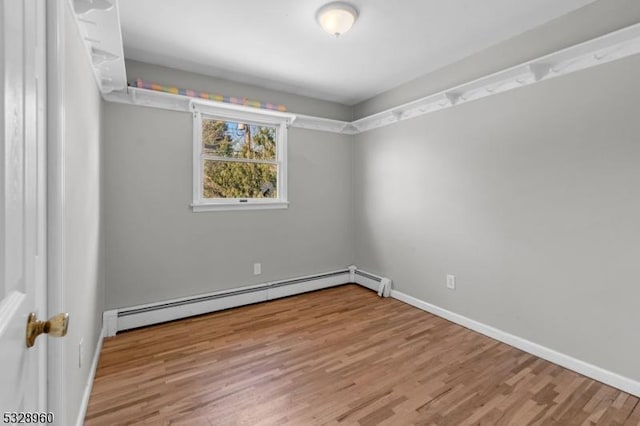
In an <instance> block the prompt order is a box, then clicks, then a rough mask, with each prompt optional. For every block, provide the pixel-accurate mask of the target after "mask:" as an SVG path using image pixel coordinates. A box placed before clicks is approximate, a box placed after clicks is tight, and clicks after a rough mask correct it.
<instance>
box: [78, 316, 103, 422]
mask: <svg viewBox="0 0 640 426" xmlns="http://www.w3.org/2000/svg"><path fill="white" fill-rule="evenodd" d="M105 336H106V326H104V325H103V327H102V330H101V331H100V335H99V336H98V343H97V344H96V351H95V353H94V354H93V361H91V367H90V369H89V377H87V383H86V385H85V386H84V393H83V394H82V401H81V402H80V411H79V412H78V418H77V420H76V426H82V425H84V418H85V416H86V415H87V407H88V406H89V398H90V397H91V390H92V389H93V381H94V379H95V377H96V370H97V369H98V361H99V360H100V352H101V351H102V342H103V341H104V337H105Z"/></svg>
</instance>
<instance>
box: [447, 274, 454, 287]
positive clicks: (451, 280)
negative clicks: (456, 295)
mask: <svg viewBox="0 0 640 426" xmlns="http://www.w3.org/2000/svg"><path fill="white" fill-rule="evenodd" d="M447 288H448V289H449V290H455V289H456V276H455V275H447Z"/></svg>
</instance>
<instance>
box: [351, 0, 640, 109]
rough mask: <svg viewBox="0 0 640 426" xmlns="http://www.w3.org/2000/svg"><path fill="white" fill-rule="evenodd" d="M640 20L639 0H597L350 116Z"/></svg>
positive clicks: (373, 101) (383, 96)
mask: <svg viewBox="0 0 640 426" xmlns="http://www.w3.org/2000/svg"><path fill="white" fill-rule="evenodd" d="M638 22H640V1H638V0H598V1H596V2H594V3H591V4H589V5H587V6H584V7H582V8H580V9H578V10H576V11H574V12H572V13H568V14H566V15H564V16H561V17H559V18H557V19H555V20H553V21H551V22H548V23H547V24H545V25H542V26H540V27H538V28H535V29H533V30H531V31H528V32H526V33H523V34H521V35H519V36H516V37H513V38H512V39H510V40H507V41H505V42H503V43H500V44H498V45H496V46H494V47H491V48H489V49H486V50H485V51H483V52H480V53H477V54H475V55H472V56H470V57H468V58H466V59H463V60H461V61H459V62H457V63H455V64H451V65H449V66H446V67H444V68H441V69H439V70H437V71H434V72H432V73H429V74H426V75H424V76H422V77H419V78H417V79H415V80H413V81H410V82H407V83H405V84H403V85H401V86H399V87H396V88H394V89H391V90H388V91H387V92H384V93H382V94H380V95H378V96H375V97H373V98H372V99H369V100H366V101H364V102H361V103H360V104H358V105H355V106H354V108H353V117H354V118H362V117H365V116H367V115H371V114H374V113H376V112H380V111H383V110H385V109H388V108H392V107H396V106H398V105H400V104H403V103H405V102H409V101H412V100H415V99H417V98H420V97H422V96H426V95H428V94H431V93H437V92H439V91H442V90H446V89H450V88H452V87H454V86H457V85H459V84H462V83H466V82H468V81H472V80H475V79H477V78H480V77H483V76H485V75H489V74H492V73H494V72H496V71H500V70H503V69H505V68H509V67H512V66H515V65H518V64H521V63H523V62H526V61H529V60H531V59H535V58H538V57H540V56H544V55H547V54H549V53H553V52H556V51H558V50H561V49H564V48H566V47H569V46H573V45H575V44H578V43H582V42H584V41H586V40H590V39H593V38H596V37H599V36H602V35H604V34H608V33H610V32H612V31H616V30H618V29H621V28H624V27H627V26H629V25H633V24H636V23H638Z"/></svg>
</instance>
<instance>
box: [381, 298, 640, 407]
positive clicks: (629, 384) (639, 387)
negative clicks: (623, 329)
mask: <svg viewBox="0 0 640 426" xmlns="http://www.w3.org/2000/svg"><path fill="white" fill-rule="evenodd" d="M391 297H393V298H394V299H398V300H400V301H402V302H404V303H407V304H409V305H411V306H415V307H416V308H418V309H422V310H423V311H427V312H429V313H432V314H434V315H437V316H439V317H442V318H444V319H446V320H449V321H451V322H454V323H456V324H459V325H461V326H463V327H466V328H468V329H471V330H473V331H477V332H478V333H480V334H484V335H485V336H488V337H491V338H493V339H496V340H499V341H501V342H503V343H506V344H507V345H510V346H513V347H515V348H518V349H520V350H523V351H525V352H528V353H530V354H532V355H535V356H537V357H539V358H542V359H545V360H547V361H550V362H552V363H554V364H558V365H560V366H562V367H565V368H568V369H569V370H573V371H575V372H577V373H580V374H582V375H584V376H587V377H589V378H592V379H594V380H597V381H599V382H602V383H605V384H607V385H610V386H613V387H615V388H618V389H620V390H622V391H625V392H627V393H630V394H632V395H635V396H638V397H640V382H638V381H635V380H633V379H630V378H628V377H624V376H621V375H619V374H617V373H614V372H612V371H609V370H605V369H604V368H600V367H597V366H595V365H593V364H589V363H587V362H585V361H581V360H579V359H576V358H573V357H571V356H569V355H566V354H563V353H560V352H558V351H555V350H553V349H550V348H547V347H545V346H542V345H539V344H537V343H534V342H531V341H529V340H526V339H523V338H522V337H518V336H514V335H513V334H510V333H507V332H506V331H502V330H499V329H497V328H494V327H491V326H489V325H486V324H483V323H481V322H478V321H475V320H472V319H470V318H467V317H465V316H462V315H459V314H456V313H454V312H451V311H448V310H446V309H443V308H440V307H438V306H435V305H432V304H431V303H427V302H425V301H423V300H420V299H417V298H415V297H413V296H409V295H408V294H405V293H402V292H400V291H397V290H392V291H391Z"/></svg>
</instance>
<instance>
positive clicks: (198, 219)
mask: <svg viewBox="0 0 640 426" xmlns="http://www.w3.org/2000/svg"><path fill="white" fill-rule="evenodd" d="M130 71H131V69H130ZM175 72H176V74H182V72H178V71H175ZM176 77H177V78H176V79H175V80H173V81H176V80H177V79H178V77H180V76H179V75H177V76H176ZM200 87H201V86H197V87H196V88H198V89H200ZM218 89H219V90H223V91H224V89H225V88H224V87H222V88H221V87H218ZM104 125H105V139H106V140H105V143H106V145H105V149H106V152H105V171H106V177H105V195H106V202H105V209H104V213H105V220H106V235H107V253H106V264H107V272H106V277H107V309H113V308H118V307H127V306H133V305H137V304H143V303H149V302H155V301H164V300H167V299H171V298H176V297H183V296H189V295H194V294H201V293H206V292H211V291H216V290H222V289H228V288H233V287H239V286H243V285H250V284H255V283H262V282H266V281H271V280H276V279H284V278H290V277H296V276H300V275H308V274H313V273H319V272H327V271H331V270H337V269H342V268H345V267H346V266H348V265H349V264H350V261H351V258H352V253H353V250H352V243H353V238H352V236H351V234H350V232H351V228H350V223H351V222H350V218H351V205H352V204H351V181H350V179H351V171H350V161H351V145H350V144H349V138H348V136H342V135H335V134H330V133H322V132H315V131H308V130H301V129H290V131H289V136H288V139H289V142H288V158H289V170H288V174H289V185H288V189H289V201H290V203H291V204H290V206H289V208H288V209H286V210H258V211H232V212H207V213H193V212H192V211H191V209H190V207H189V204H190V203H191V202H192V127H193V126H192V117H191V114H189V113H183V112H174V111H164V110H159V109H152V108H145V107H138V106H128V105H121V104H113V103H107V104H106V106H105V109H104ZM254 262H261V263H262V275H259V276H254V275H253V263H254Z"/></svg>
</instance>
